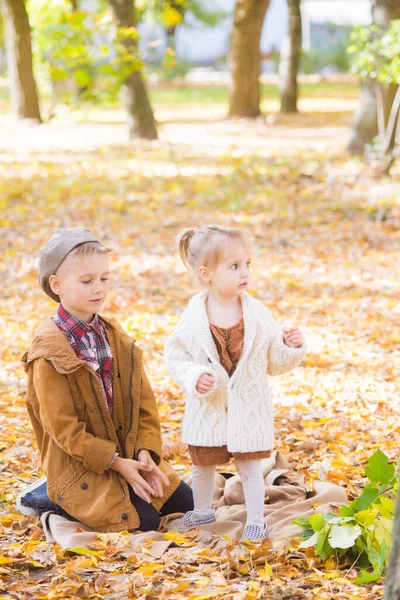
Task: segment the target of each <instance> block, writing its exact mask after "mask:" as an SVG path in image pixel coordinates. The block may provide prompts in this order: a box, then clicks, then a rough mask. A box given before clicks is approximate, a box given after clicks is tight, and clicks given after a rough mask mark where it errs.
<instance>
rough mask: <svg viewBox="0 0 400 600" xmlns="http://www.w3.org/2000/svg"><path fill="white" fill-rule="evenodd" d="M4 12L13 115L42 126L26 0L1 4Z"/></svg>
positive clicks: (10, 0)
mask: <svg viewBox="0 0 400 600" xmlns="http://www.w3.org/2000/svg"><path fill="white" fill-rule="evenodd" d="M0 5H1V8H2V10H3V15H4V21H5V25H6V27H5V29H6V41H7V65H8V77H9V80H10V91H11V102H12V107H13V112H14V114H16V115H17V116H18V117H20V118H21V119H34V120H35V121H38V122H39V123H40V122H41V117H40V109H39V101H38V95H37V90H36V83H35V78H34V75H33V65H32V47H31V29H30V25H29V20H28V15H27V12H26V9H25V4H24V0H0Z"/></svg>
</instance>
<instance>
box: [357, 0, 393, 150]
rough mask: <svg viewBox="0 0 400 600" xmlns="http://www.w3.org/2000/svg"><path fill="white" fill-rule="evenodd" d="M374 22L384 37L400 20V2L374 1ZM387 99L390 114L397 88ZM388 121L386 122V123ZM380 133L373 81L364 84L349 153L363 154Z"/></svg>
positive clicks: (387, 111) (386, 112)
mask: <svg viewBox="0 0 400 600" xmlns="http://www.w3.org/2000/svg"><path fill="white" fill-rule="evenodd" d="M371 11H372V20H373V22H374V24H375V25H377V27H378V31H380V33H378V35H382V33H383V32H384V31H385V29H386V28H387V27H388V25H389V23H390V21H391V20H392V19H399V18H400V0H372V7H371ZM391 88H393V89H391V90H390V92H389V93H388V94H387V96H386V98H385V107H384V109H385V114H386V115H387V116H388V115H389V114H390V109H391V106H392V103H393V100H394V97H395V95H396V86H391ZM386 122H387V121H386V120H385V123H386ZM377 133H378V116H377V100H376V94H375V86H374V82H373V81H369V80H367V81H365V82H364V83H363V86H362V89H361V94H360V101H359V105H358V108H357V110H356V112H355V115H354V121H353V128H352V132H351V137H350V141H349V144H348V147H347V149H348V151H349V152H350V153H351V154H362V153H363V151H364V147H365V145H366V144H368V143H369V142H371V140H372V139H373V138H374V137H375V136H376V135H377Z"/></svg>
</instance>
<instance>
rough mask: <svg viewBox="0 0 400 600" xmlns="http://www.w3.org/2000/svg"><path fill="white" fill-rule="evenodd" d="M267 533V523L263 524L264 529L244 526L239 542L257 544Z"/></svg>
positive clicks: (256, 526)
mask: <svg viewBox="0 0 400 600" xmlns="http://www.w3.org/2000/svg"><path fill="white" fill-rule="evenodd" d="M267 532H268V524H267V523H264V527H260V526H259V525H246V527H245V528H244V529H243V533H242V537H241V538H240V541H241V542H244V541H245V540H248V541H249V542H257V541H259V540H263V539H264V538H266V537H267Z"/></svg>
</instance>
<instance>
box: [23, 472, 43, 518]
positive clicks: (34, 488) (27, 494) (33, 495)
mask: <svg viewBox="0 0 400 600" xmlns="http://www.w3.org/2000/svg"><path fill="white" fill-rule="evenodd" d="M43 496H47V479H46V477H41V478H40V479H37V480H36V481H34V482H33V483H31V485H28V487H26V488H25V489H24V490H22V492H20V493H19V494H18V496H17V510H19V512H21V513H22V514H23V515H27V516H29V517H36V516H37V515H39V514H40V513H41V512H43V511H41V510H38V508H39V506H40V505H41V502H39V500H41V499H42V498H43Z"/></svg>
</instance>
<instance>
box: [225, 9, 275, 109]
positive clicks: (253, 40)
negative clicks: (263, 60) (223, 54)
mask: <svg viewBox="0 0 400 600" xmlns="http://www.w3.org/2000/svg"><path fill="white" fill-rule="evenodd" d="M268 6H269V0H236V6H235V12H234V17H233V29H232V34H231V45H230V62H231V88H230V93H229V115H230V116H235V117H253V118H254V117H258V115H259V114H260V84H259V75H260V37H261V30H262V26H263V23H264V17H265V13H266V11H267V8H268Z"/></svg>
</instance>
